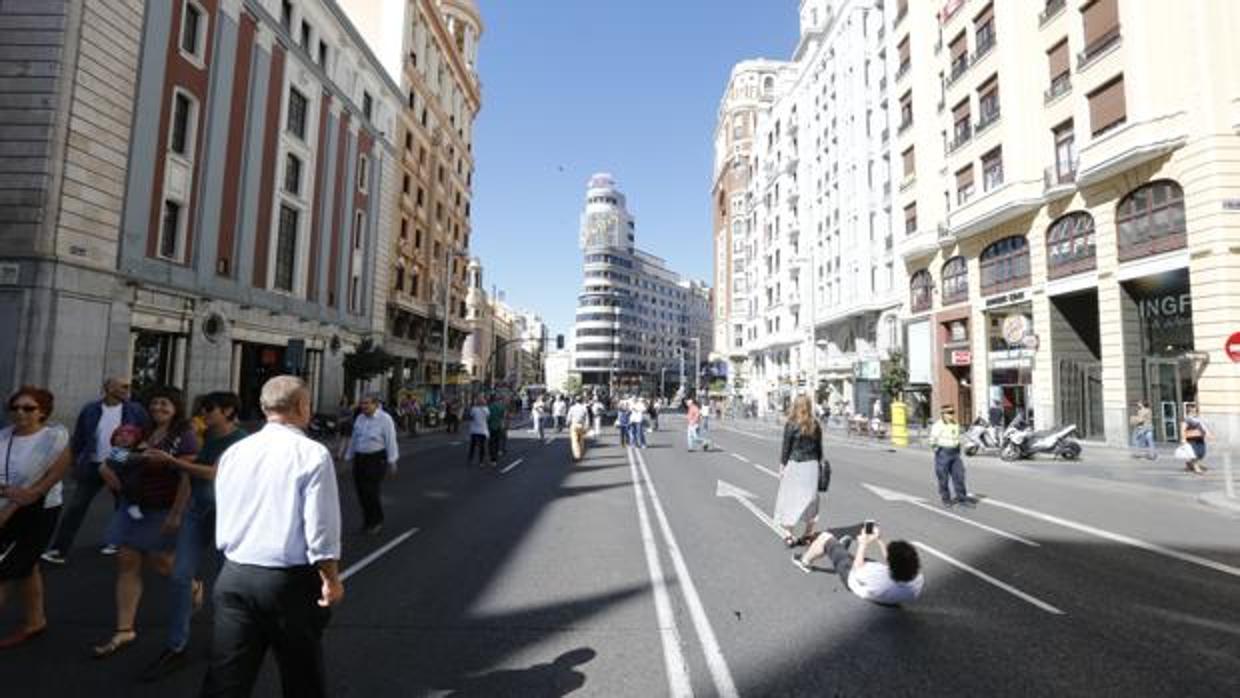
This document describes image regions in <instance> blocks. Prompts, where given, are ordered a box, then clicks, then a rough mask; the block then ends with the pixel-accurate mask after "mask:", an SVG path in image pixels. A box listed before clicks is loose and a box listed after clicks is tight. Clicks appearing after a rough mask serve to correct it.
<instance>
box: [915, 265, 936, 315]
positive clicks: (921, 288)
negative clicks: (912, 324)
mask: <svg viewBox="0 0 1240 698" xmlns="http://www.w3.org/2000/svg"><path fill="white" fill-rule="evenodd" d="M933 285H934V279H932V278H931V277H930V270H929V269H922V270H921V271H919V272H917V273H915V274H913V278H912V279H911V280H910V281H909V293H910V296H909V307H910V308H911V312H914V313H920V312H921V311H923V310H929V309H930V305H931V300H930V288H931V287H932V286H933Z"/></svg>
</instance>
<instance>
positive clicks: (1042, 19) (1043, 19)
mask: <svg viewBox="0 0 1240 698" xmlns="http://www.w3.org/2000/svg"><path fill="white" fill-rule="evenodd" d="M1066 4H1067V3H1066V2H1064V0H1046V9H1044V10H1042V11H1041V12H1039V13H1038V26H1039V27H1044V26H1046V23H1047V22H1049V21H1051V20H1052V19H1054V18H1055V17H1057V16H1059V13H1060V12H1062V11H1063V8H1064V5H1066Z"/></svg>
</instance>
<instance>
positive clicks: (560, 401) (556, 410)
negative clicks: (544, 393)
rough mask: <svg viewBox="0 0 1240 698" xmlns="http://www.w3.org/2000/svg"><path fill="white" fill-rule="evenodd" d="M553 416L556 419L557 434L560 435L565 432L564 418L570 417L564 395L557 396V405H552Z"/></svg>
mask: <svg viewBox="0 0 1240 698" xmlns="http://www.w3.org/2000/svg"><path fill="white" fill-rule="evenodd" d="M551 415H552V416H553V417H554V418H555V433H557V434H559V433H560V432H562V431H564V418H565V417H566V416H567V415H568V403H567V402H565V401H564V396H563V395H556V396H555V403H553V404H552V405H551Z"/></svg>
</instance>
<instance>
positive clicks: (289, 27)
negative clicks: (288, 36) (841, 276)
mask: <svg viewBox="0 0 1240 698" xmlns="http://www.w3.org/2000/svg"><path fill="white" fill-rule="evenodd" d="M280 26H282V27H284V31H286V32H289V33H292V31H293V3H292V2H290V1H289V0H281V1H280Z"/></svg>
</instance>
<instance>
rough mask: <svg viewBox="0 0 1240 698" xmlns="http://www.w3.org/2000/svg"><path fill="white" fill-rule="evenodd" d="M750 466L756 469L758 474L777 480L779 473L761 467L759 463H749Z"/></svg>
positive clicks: (763, 466)
mask: <svg viewBox="0 0 1240 698" xmlns="http://www.w3.org/2000/svg"><path fill="white" fill-rule="evenodd" d="M750 465H752V466H753V467H755V468H757V469H758V471H759V472H761V473H764V474H766V475H770V476H771V477H773V478H775V479H776V480H778V479H779V473H777V472H775V471H774V470H771V469H770V468H768V467H766V466H765V465H762V464H760V463H750Z"/></svg>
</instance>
